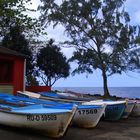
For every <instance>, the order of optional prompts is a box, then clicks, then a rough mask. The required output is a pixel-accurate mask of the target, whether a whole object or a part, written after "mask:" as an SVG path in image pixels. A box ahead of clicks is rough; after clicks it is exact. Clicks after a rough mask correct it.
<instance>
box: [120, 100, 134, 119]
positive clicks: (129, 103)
mask: <svg viewBox="0 0 140 140" xmlns="http://www.w3.org/2000/svg"><path fill="white" fill-rule="evenodd" d="M135 104H136V101H132V100H126V108H125V110H124V112H123V115H122V118H124V119H126V118H128V117H129V115H130V114H131V112H132V110H133V108H134V106H135Z"/></svg>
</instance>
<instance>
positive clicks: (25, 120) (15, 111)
mask: <svg viewBox="0 0 140 140" xmlns="http://www.w3.org/2000/svg"><path fill="white" fill-rule="evenodd" d="M76 108H77V107H76V106H74V107H73V109H72V110H69V109H52V108H51V109H49V108H44V107H43V106H42V105H33V106H28V107H19V108H15V107H14V108H11V107H9V106H7V105H0V124H3V125H8V126H13V127H21V128H29V129H35V130H37V131H39V132H41V133H43V134H44V135H47V136H50V137H61V136H63V135H64V133H65V132H66V130H67V128H68V126H69V124H70V122H71V121H72V119H73V116H74V114H75V111H76Z"/></svg>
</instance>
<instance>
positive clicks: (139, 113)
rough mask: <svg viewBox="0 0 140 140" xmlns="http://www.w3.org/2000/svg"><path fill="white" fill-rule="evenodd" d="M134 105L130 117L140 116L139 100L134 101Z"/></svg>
mask: <svg viewBox="0 0 140 140" xmlns="http://www.w3.org/2000/svg"><path fill="white" fill-rule="evenodd" d="M135 101H136V103H135V106H134V108H133V110H132V113H131V115H132V116H140V101H139V100H135Z"/></svg>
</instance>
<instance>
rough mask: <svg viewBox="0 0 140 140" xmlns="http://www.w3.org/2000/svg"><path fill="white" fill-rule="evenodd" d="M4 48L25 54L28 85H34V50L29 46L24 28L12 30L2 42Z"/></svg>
mask: <svg viewBox="0 0 140 140" xmlns="http://www.w3.org/2000/svg"><path fill="white" fill-rule="evenodd" d="M2 46H3V47H6V48H9V49H11V50H15V51H17V52H20V53H22V54H25V56H26V77H27V84H28V85H30V84H32V81H31V80H32V79H33V78H31V77H32V76H33V71H34V62H33V61H34V59H33V54H32V50H31V48H30V46H29V41H28V40H27V39H26V37H25V35H24V34H23V31H22V27H20V26H15V27H12V28H10V31H9V33H7V34H6V35H5V36H4V38H3V40H2Z"/></svg>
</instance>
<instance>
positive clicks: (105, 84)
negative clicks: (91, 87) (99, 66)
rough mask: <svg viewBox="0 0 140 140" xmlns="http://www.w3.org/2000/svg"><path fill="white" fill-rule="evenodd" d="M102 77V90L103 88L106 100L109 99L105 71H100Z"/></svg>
mask: <svg viewBox="0 0 140 140" xmlns="http://www.w3.org/2000/svg"><path fill="white" fill-rule="evenodd" d="M102 75H103V88H104V97H105V98H108V97H110V94H109V90H108V86H107V76H106V72H105V70H102Z"/></svg>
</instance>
